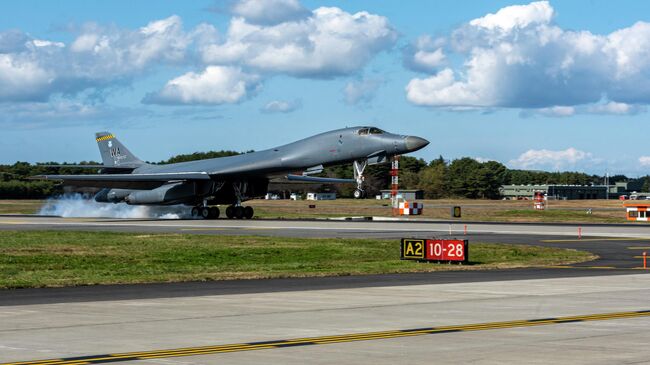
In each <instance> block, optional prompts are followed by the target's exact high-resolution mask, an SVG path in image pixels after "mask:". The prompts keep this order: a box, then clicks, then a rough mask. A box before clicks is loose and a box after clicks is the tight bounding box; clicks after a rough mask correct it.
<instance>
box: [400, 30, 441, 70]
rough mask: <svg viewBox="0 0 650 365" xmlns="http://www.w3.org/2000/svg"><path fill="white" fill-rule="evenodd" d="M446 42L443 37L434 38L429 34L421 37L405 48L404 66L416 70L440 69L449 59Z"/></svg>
mask: <svg viewBox="0 0 650 365" xmlns="http://www.w3.org/2000/svg"><path fill="white" fill-rule="evenodd" d="M444 44H445V40H444V39H443V38H437V39H433V38H432V37H431V36H428V35H424V36H421V37H419V38H418V39H417V41H416V42H415V43H413V44H410V45H408V46H407V47H405V48H404V50H403V56H404V58H403V60H404V66H406V67H407V68H410V69H411V70H414V71H421V72H436V71H438V70H439V69H440V67H441V66H443V65H444V64H445V63H446V61H447V56H446V55H445V52H444V50H443V46H444Z"/></svg>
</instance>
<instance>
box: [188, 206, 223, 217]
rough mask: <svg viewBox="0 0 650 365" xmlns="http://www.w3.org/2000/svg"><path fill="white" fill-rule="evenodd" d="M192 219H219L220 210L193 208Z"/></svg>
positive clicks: (204, 207)
mask: <svg viewBox="0 0 650 365" xmlns="http://www.w3.org/2000/svg"><path fill="white" fill-rule="evenodd" d="M191 213H192V217H200V218H203V219H217V218H219V213H220V212H219V208H217V207H208V206H199V207H194V208H192V212H191Z"/></svg>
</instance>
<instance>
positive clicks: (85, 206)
mask: <svg viewBox="0 0 650 365" xmlns="http://www.w3.org/2000/svg"><path fill="white" fill-rule="evenodd" d="M189 213H190V208H189V207H185V206H182V205H172V206H143V205H128V204H126V203H117V204H114V203H98V202H96V201H94V200H92V199H86V198H84V196H83V195H81V194H65V195H63V196H61V197H57V198H51V199H48V200H47V201H46V202H45V204H44V205H43V207H41V210H40V211H39V212H38V214H40V215H53V216H58V217H65V218H71V217H76V218H159V219H181V218H189V216H190V214H189Z"/></svg>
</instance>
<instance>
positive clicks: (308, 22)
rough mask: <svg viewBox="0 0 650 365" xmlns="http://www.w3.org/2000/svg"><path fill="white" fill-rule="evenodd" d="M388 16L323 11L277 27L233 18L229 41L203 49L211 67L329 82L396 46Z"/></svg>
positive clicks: (322, 9)
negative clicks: (226, 67) (250, 70)
mask: <svg viewBox="0 0 650 365" xmlns="http://www.w3.org/2000/svg"><path fill="white" fill-rule="evenodd" d="M396 38H397V33H396V32H395V30H393V28H392V27H391V26H390V24H389V23H388V19H386V18H385V17H383V16H379V15H374V14H370V13H368V12H363V11H362V12H358V13H355V14H350V13H347V12H345V11H343V10H341V9H339V8H326V7H321V8H318V9H316V10H314V11H313V12H312V13H311V14H310V15H309V16H308V17H307V18H305V19H301V20H299V21H286V22H283V23H280V24H276V25H270V26H264V25H259V24H252V23H250V22H249V21H248V20H247V19H246V18H242V17H235V18H233V19H232V20H231V22H230V25H229V28H228V32H227V37H226V40H225V41H224V42H222V43H215V44H211V45H208V46H205V47H203V48H202V52H201V53H202V58H203V61H204V62H205V63H207V64H213V65H215V64H216V65H233V64H235V65H240V66H242V67H248V68H251V69H253V70H255V71H256V72H260V73H268V74H286V75H291V76H297V77H311V78H329V77H335V76H342V75H349V74H351V73H354V72H356V71H359V70H360V69H361V68H362V67H363V66H365V65H366V64H367V63H368V62H369V61H370V60H371V59H372V58H373V57H374V56H375V55H376V54H377V53H379V52H381V51H383V50H386V49H388V48H390V47H392V45H393V44H394V42H395V40H396Z"/></svg>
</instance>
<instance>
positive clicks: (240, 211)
mask: <svg viewBox="0 0 650 365" xmlns="http://www.w3.org/2000/svg"><path fill="white" fill-rule="evenodd" d="M242 185H243V186H242ZM232 187H233V190H234V191H235V197H236V198H237V202H236V203H235V204H233V205H230V206H229V207H228V208H226V217H228V218H230V219H233V218H235V219H243V218H246V219H251V218H253V215H254V214H255V211H253V208H252V207H244V206H242V205H241V202H242V200H244V199H243V196H242V193H241V192H242V190H245V189H246V183H233V184H232Z"/></svg>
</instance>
